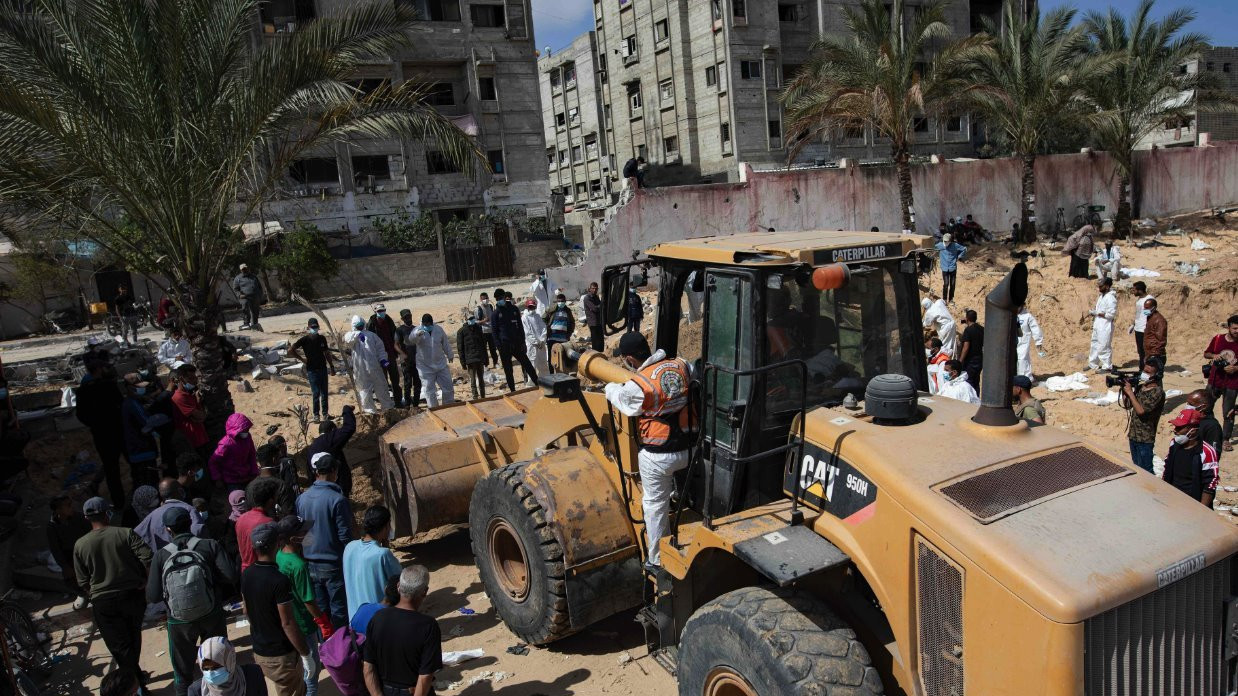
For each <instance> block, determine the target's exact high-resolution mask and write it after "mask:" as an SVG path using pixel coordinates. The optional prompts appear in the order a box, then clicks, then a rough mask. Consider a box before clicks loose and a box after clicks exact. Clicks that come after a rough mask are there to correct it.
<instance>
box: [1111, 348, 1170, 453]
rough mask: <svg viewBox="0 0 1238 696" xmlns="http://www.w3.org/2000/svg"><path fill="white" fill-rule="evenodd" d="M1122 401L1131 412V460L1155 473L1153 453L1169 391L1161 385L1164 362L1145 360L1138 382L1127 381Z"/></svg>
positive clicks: (1128, 434)
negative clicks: (1157, 426)
mask: <svg viewBox="0 0 1238 696" xmlns="http://www.w3.org/2000/svg"><path fill="white" fill-rule="evenodd" d="M1118 403H1120V404H1121V405H1122V408H1124V409H1126V410H1127V411H1129V414H1128V418H1129V424H1128V425H1127V426H1126V438H1127V440H1129V441H1130V447H1131V461H1132V462H1133V463H1134V464H1135V466H1137V467H1139V468H1140V469H1143V470H1144V471H1146V472H1148V473H1152V452H1153V448H1154V447H1155V445H1156V424H1157V422H1158V421H1160V419H1161V412H1162V411H1164V410H1165V390H1164V389H1162V388H1161V361H1159V360H1154V359H1149V360H1147V361H1145V362H1144V366H1143V371H1142V372H1140V373H1139V378H1138V381H1133V380H1129V379H1127V380H1124V381H1123V382H1122V393H1121V396H1120V397H1118Z"/></svg>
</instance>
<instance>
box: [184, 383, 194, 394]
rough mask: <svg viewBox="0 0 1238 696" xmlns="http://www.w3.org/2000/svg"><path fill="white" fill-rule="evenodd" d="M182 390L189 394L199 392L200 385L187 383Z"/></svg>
mask: <svg viewBox="0 0 1238 696" xmlns="http://www.w3.org/2000/svg"><path fill="white" fill-rule="evenodd" d="M181 389H184V390H185V391H187V392H194V391H197V390H198V385H196V384H189V383H185V384H182V385H181Z"/></svg>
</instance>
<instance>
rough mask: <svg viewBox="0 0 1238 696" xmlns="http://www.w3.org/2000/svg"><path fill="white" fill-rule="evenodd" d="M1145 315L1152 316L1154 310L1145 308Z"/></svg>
mask: <svg viewBox="0 0 1238 696" xmlns="http://www.w3.org/2000/svg"><path fill="white" fill-rule="evenodd" d="M1143 315H1144V316H1145V317H1150V316H1152V310H1150V309H1145V310H1143Z"/></svg>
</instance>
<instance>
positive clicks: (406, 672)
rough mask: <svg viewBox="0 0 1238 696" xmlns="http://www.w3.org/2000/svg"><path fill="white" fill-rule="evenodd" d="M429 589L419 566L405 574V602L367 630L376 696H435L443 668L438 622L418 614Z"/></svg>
mask: <svg viewBox="0 0 1238 696" xmlns="http://www.w3.org/2000/svg"><path fill="white" fill-rule="evenodd" d="M429 586H430V571H428V570H426V569H425V568H424V567H422V566H419V565H413V566H409V567H407V568H405V569H404V570H403V571H402V572H401V573H400V582H399V585H398V586H397V589H398V591H399V594H400V603H399V604H397V605H395V606H394V607H388V608H386V609H382V610H380V611H379V612H378V613H377V614H375V615H374V618H372V619H370V625H369V627H368V628H367V629H366V632H365V648H364V650H365V658H364V659H365V685H366V687H367V688H368V689H369V692H370V694H371V696H374V695H376V694H383V696H410V695H411V696H433V694H434V673H435V672H437V671H439V670H440V669H442V668H443V635H442V632H441V631H440V630H439V627H438V622H437V621H435V620H434V619H433V618H431V617H429V616H426V615H425V614H422V613H420V612H418V611H417V609H418V607H420V606H421V601H422V600H424V599H425V598H426V592H427V590H428V589H429Z"/></svg>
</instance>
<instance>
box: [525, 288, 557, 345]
mask: <svg viewBox="0 0 1238 696" xmlns="http://www.w3.org/2000/svg"><path fill="white" fill-rule="evenodd" d="M554 296H555V293H553V292H551V290H550V278H547V277H546V276H538V277H536V278H534V279H533V283H532V284H531V285H529V297H530V298H532V299H533V301H534V302H536V303H537V313H538V314H545V313H546V310H548V309H550V307H551V305H553V304H554V302H553V300H554ZM530 359H531V358H530Z"/></svg>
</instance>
